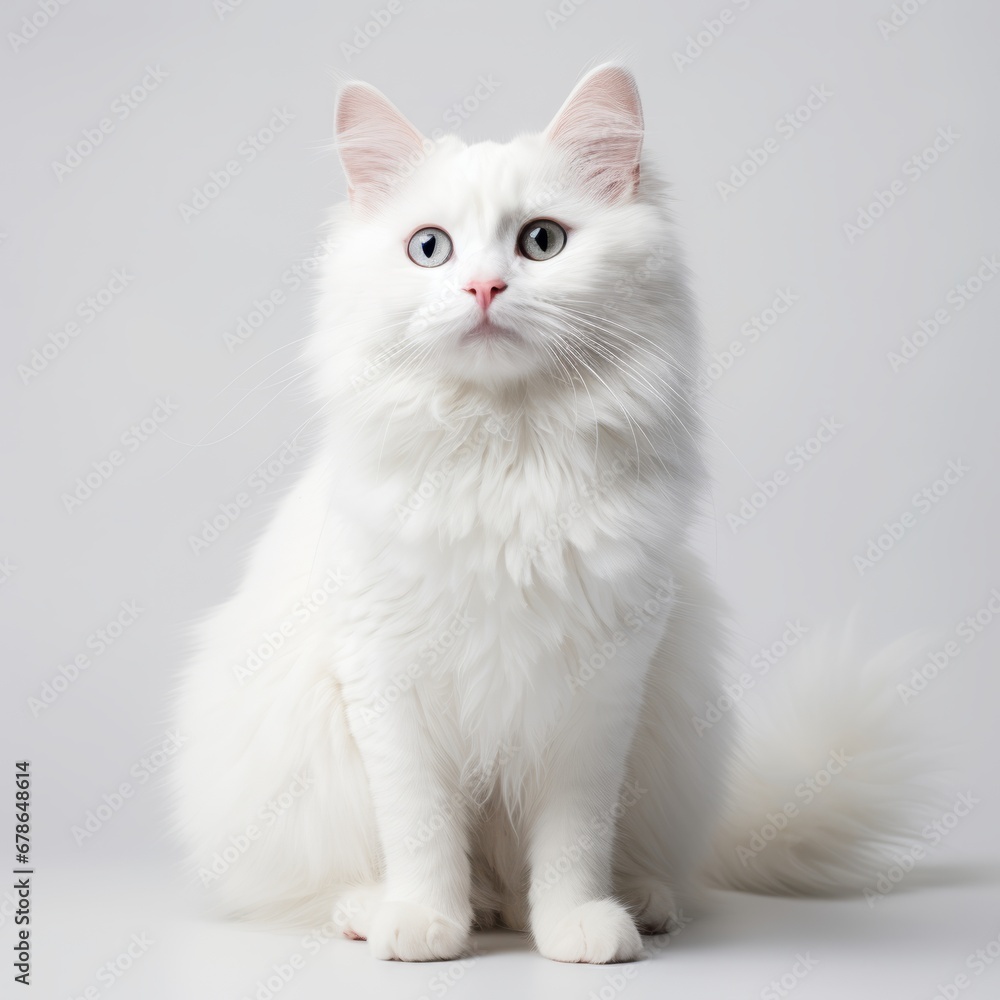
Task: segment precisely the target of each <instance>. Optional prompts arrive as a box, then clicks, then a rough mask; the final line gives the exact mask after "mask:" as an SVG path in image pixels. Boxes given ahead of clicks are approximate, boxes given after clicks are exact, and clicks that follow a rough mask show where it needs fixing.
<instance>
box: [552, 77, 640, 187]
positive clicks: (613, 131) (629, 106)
mask: <svg viewBox="0 0 1000 1000" xmlns="http://www.w3.org/2000/svg"><path fill="white" fill-rule="evenodd" d="M545 134H546V136H547V137H548V138H549V139H550V140H551V141H552V142H554V143H555V144H556V145H557V146H559V147H560V148H562V149H564V150H566V152H567V153H569V155H570V157H571V160H572V162H573V164H574V170H576V171H577V172H578V173H579V175H580V180H581V182H582V183H583V184H584V185H585V186H586V187H588V188H589V189H590V190H592V191H593V192H594V193H595V194H597V195H598V196H599V197H601V198H603V199H605V200H607V201H617V200H618V199H619V198H622V197H625V196H626V195H629V194H632V193H633V192H634V191H635V190H636V188H637V187H638V184H639V155H640V153H641V152H642V135H643V123H642V105H641V104H640V102H639V91H638V88H637V87H636V85H635V80H634V78H633V77H632V74H631V73H629V72H628V70H625V69H622V68H621V67H620V66H599V67H598V68H597V69H595V70H593V71H592V72H590V73H588V74H587V76H585V77H584V78H583V80H581V81H580V83H579V84H577V86H576V88H575V89H574V91H573V93H572V94H570V96H569V98H568V99H567V100H566V103H565V104H564V105H563V106H562V107H561V108H560V109H559V112H558V114H557V115H556V116H555V118H554V119H553V120H552V122H551V124H550V125H549V127H548V129H547V130H546V132H545Z"/></svg>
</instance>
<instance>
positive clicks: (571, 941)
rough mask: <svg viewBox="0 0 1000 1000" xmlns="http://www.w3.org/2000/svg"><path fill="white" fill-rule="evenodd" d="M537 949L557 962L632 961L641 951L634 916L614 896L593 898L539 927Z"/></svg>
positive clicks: (536, 939) (536, 934) (536, 938)
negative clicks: (548, 925) (553, 921)
mask: <svg viewBox="0 0 1000 1000" xmlns="http://www.w3.org/2000/svg"><path fill="white" fill-rule="evenodd" d="M535 941H536V943H537V944H538V950H539V951H540V952H541V953H542V954H543V955H544V956H545V957H546V958H551V959H555V961H557V962H588V963H592V964H595V965H602V964H604V963H607V962H631V961H634V960H635V959H637V958H638V957H639V954H640V952H641V951H642V939H641V938H640V937H639V932H638V931H637V930H636V927H635V924H634V923H633V921H632V916H631V914H630V913H629V912H628V910H626V909H625V907H624V906H622V905H621V904H620V903H616V902H615V901H614V900H613V899H594V900H591V901H590V902H589V903H584V904H583V905H582V906H578V907H576V909H574V910H571V911H570V912H569V913H567V914H566V916H564V917H561V918H560V919H559V920H557V921H555V923H553V924H552V925H551V926H550V927H541V928H539V927H536V928H535Z"/></svg>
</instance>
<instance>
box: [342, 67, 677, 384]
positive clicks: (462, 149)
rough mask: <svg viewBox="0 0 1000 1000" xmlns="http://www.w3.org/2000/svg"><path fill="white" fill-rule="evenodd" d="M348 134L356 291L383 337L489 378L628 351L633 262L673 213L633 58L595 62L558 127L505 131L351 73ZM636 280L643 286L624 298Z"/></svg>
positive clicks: (636, 265) (403, 353)
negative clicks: (462, 125) (648, 145)
mask: <svg viewBox="0 0 1000 1000" xmlns="http://www.w3.org/2000/svg"><path fill="white" fill-rule="evenodd" d="M337 140H338V150H339V153H340V157H341V160H342V162H343V165H344V169H345V172H346V174H347V178H348V184H349V190H350V201H351V211H350V216H349V218H348V220H347V222H346V226H345V231H344V233H343V236H344V240H343V243H342V244H341V246H342V259H343V266H342V268H341V271H342V273H343V272H347V273H346V274H344V282H345V284H344V287H343V294H345V295H348V296H351V297H354V298H356V299H357V300H358V302H357V308H356V310H355V314H356V315H360V316H363V317H365V321H366V325H367V328H368V331H369V335H370V338H371V341H372V342H371V343H370V344H368V348H369V350H370V351H371V352H375V353H376V354H378V353H381V355H382V356H385V357H390V356H392V355H393V354H394V355H395V356H396V357H398V358H399V359H400V364H402V363H403V360H404V359H406V361H407V363H408V364H409V365H410V367H411V368H412V369H414V370H419V371H420V372H421V373H423V374H424V375H425V376H426V377H429V378H435V377H446V378H451V379H458V380H470V381H475V382H481V383H504V382H509V381H511V380H516V379H525V378H530V377H532V376H534V375H540V374H547V375H555V376H556V377H559V376H560V375H561V376H563V377H569V376H570V373H571V372H572V371H573V369H574V368H575V369H576V370H577V372H580V373H582V372H583V371H584V370H585V369H590V370H591V371H594V370H595V369H597V370H599V369H600V368H601V367H604V366H606V365H607V364H609V363H612V362H613V359H614V358H615V357H619V355H618V354H617V353H616V349H617V348H616V346H615V345H616V344H617V343H618V342H619V341H621V340H623V339H624V338H626V337H628V336H631V335H632V334H633V333H634V332H635V331H632V330H631V326H630V324H631V323H632V322H634V321H635V320H636V317H635V316H634V315H633V314H634V312H635V307H639V309H640V311H641V309H642V308H643V296H642V295H641V294H639V295H638V296H635V295H634V294H633V293H634V292H635V291H637V289H636V284H635V278H634V276H635V274H636V273H637V272H639V271H641V269H642V266H643V261H644V260H648V258H649V256H650V254H651V253H653V252H655V247H656V245H657V244H658V241H659V240H660V239H661V237H662V234H663V226H664V222H663V219H662V215H661V213H660V212H659V211H658V209H657V207H656V206H655V204H653V203H652V202H651V201H650V200H649V199H644V198H643V197H642V196H641V193H640V190H639V154H640V149H641V143H642V114H641V110H640V106H639V99H638V94H637V91H636V88H635V83H634V81H633V79H632V77H631V76H630V74H628V73H627V72H626V71H625V70H623V69H621V68H619V67H614V66H605V67H600V68H598V69H597V70H594V71H593V72H592V73H590V74H589V75H588V76H587V77H585V78H584V80H583V81H582V82H581V83H580V84H579V85H578V86H577V88H576V89H575V90H574V91H573V93H572V94H571V96H570V97H569V99H568V100H567V101H566V103H565V104H564V105H563V107H562V109H561V110H560V111H559V112H558V114H557V115H556V117H555V119H554V120H553V122H552V123H551V124H550V126H549V127H548V129H547V130H546V131H545V132H544V133H542V134H539V135H526V136H521V137H518V138H516V139H514V140H513V141H511V142H509V143H506V144H499V143H494V142H481V143H476V144H474V145H466V144H464V143H462V142H461V141H460V140H459V139H458V138H457V137H454V136H446V137H445V138H444V139H442V140H440V141H439V142H437V143H431V142H429V141H428V140H425V139H424V138H423V137H422V136H421V135H420V134H419V133H418V132H417V130H416V129H415V128H414V127H413V126H412V125H411V124H410V123H409V122H408V121H407V120H406V119H405V118H403V116H402V115H401V114H400V112H399V111H398V110H397V109H396V108H395V107H393V106H392V105H391V104H390V103H389V102H388V101H387V100H386V99H385V98H384V97H383V96H382V95H381V94H380V93H379V92H378V91H376V90H374V89H373V88H371V87H368V86H367V85H364V84H349V85H348V86H346V87H345V88H344V90H342V92H341V94H340V97H339V100H338V107H337ZM623 282H625V283H626V284H627V287H628V291H629V298H630V299H633V298H634V301H630V302H629V307H630V308H629V309H624V308H622V309H620V310H618V309H616V308H615V305H616V298H620V297H621V286H622V284H623ZM638 290H639V291H640V292H641V289H638ZM661 291H662V289H661ZM653 298H655V294H654V295H653ZM618 304H619V305H624V304H623V303H618ZM647 305H650V306H651V305H652V303H647ZM616 324H617V326H618V327H620V329H617V330H612V327H614V325H616ZM609 331H611V332H609ZM619 346H620V345H619Z"/></svg>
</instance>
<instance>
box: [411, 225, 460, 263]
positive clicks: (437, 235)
mask: <svg viewBox="0 0 1000 1000" xmlns="http://www.w3.org/2000/svg"><path fill="white" fill-rule="evenodd" d="M406 253H407V255H408V256H409V258H410V260H412V261H413V263H414V264H419V265H420V266H421V267H440V266H441V265H442V264H443V263H444V262H445V261H446V260H447V259H448V258H449V257H450V256H451V237H450V236H449V235H448V234H447V233H446V232H445V231H444V230H443V229H438V228H437V226H424V228H423V229H418V230H417V231H416V232H415V233H414V234H413V235H412V236H411V237H410V242H409V243H408V244H407V247H406Z"/></svg>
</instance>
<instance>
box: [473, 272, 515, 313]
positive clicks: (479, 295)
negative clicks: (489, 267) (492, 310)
mask: <svg viewBox="0 0 1000 1000" xmlns="http://www.w3.org/2000/svg"><path fill="white" fill-rule="evenodd" d="M506 287H507V282H506V281H504V280H503V279H502V278H486V279H485V280H483V279H476V280H475V281H470V282H469V283H468V284H467V285H466V286H465V289H464V290H465V291H467V292H469V293H470V294H471V295H475V297H476V301H477V302H478V303H479V308H480V309H482V310H483V312H486V310H487V309H489V307H490V303H491V302H492V301H493V299H494V298H495V297H496V296H497V295H499V294H500V293H501V292H502V291H503V290H504V289H505V288H506Z"/></svg>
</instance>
